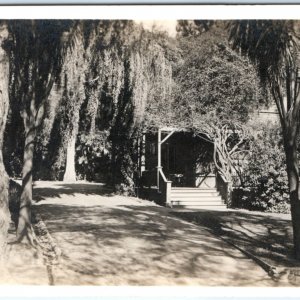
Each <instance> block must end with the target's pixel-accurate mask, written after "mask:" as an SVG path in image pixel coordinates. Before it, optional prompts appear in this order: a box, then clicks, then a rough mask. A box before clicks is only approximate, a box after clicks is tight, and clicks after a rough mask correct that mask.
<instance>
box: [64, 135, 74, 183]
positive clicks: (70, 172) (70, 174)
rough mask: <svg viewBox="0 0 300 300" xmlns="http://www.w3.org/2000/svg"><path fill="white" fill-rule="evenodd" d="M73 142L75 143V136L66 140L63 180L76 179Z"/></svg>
mask: <svg viewBox="0 0 300 300" xmlns="http://www.w3.org/2000/svg"><path fill="white" fill-rule="evenodd" d="M75 144H76V136H75V137H72V138H71V140H70V141H69V142H68V147H67V162H66V171H65V174H64V181H65V182H75V181H76V172H75Z"/></svg>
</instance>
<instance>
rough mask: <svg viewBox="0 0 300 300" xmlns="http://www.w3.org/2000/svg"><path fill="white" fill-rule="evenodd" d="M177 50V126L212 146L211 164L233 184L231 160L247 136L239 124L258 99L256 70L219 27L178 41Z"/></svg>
mask: <svg viewBox="0 0 300 300" xmlns="http://www.w3.org/2000/svg"><path fill="white" fill-rule="evenodd" d="M181 45H182V49H183V50H182V51H183V56H184V59H183V61H182V63H181V64H180V65H178V67H177V69H176V72H175V80H176V83H177V93H176V98H175V105H174V107H175V111H176V123H177V124H176V125H177V126H178V124H180V126H182V127H183V128H191V129H193V131H194V133H195V134H196V135H198V136H200V137H201V138H204V137H206V139H207V140H208V141H210V142H211V143H213V144H214V162H215V165H216V167H217V169H218V170H219V172H220V173H221V174H222V176H223V177H224V178H225V179H226V180H228V181H231V180H232V178H231V177H232V174H233V172H234V167H235V166H234V160H236V159H237V158H238V156H239V155H240V153H241V151H242V150H243V146H245V144H246V143H247V138H248V137H249V136H248V135H249V134H248V132H247V130H246V128H245V126H244V125H243V124H245V122H246V121H247V120H248V117H249V114H250V113H251V112H252V111H253V109H254V108H255V106H256V105H257V104H258V102H259V100H260V98H261V93H260V89H259V83H258V80H257V76H256V71H255V68H254V67H253V66H252V65H251V64H250V62H249V61H248V60H247V59H244V58H242V57H241V56H240V55H238V54H237V53H236V52H234V51H233V50H232V49H231V48H230V47H229V44H228V40H227V36H226V34H225V33H224V31H223V30H219V29H218V28H217V29H215V30H214V32H213V34H212V32H207V33H202V34H201V35H200V36H199V37H197V38H196V37H193V38H192V39H191V38H181ZM203 134H205V135H203Z"/></svg>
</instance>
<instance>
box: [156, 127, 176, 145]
mask: <svg viewBox="0 0 300 300" xmlns="http://www.w3.org/2000/svg"><path fill="white" fill-rule="evenodd" d="M175 131H176V130H173V131H171V132H170V133H169V134H168V135H167V136H166V137H165V138H164V139H163V140H162V141H161V142H160V143H161V144H163V143H164V142H165V141H166V140H167V139H168V138H169V137H170V136H171V135H172V134H173V133H174V132H175Z"/></svg>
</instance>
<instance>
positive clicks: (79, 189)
mask: <svg viewBox="0 0 300 300" xmlns="http://www.w3.org/2000/svg"><path fill="white" fill-rule="evenodd" d="M76 193H80V194H83V195H99V196H107V197H109V196H113V190H112V188H111V187H108V186H103V185H101V184H99V185H95V184H85V183H64V182H62V183H61V184H58V185H57V188H53V187H33V200H34V201H35V202H40V201H43V200H46V199H47V198H55V197H58V198H62V197H63V196H64V195H75V194H76Z"/></svg>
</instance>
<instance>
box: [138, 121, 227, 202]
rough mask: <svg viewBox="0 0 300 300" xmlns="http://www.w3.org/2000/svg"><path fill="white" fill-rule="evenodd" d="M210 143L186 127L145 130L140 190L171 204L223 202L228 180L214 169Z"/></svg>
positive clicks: (212, 144) (225, 197)
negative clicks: (147, 131) (149, 131)
mask: <svg viewBox="0 0 300 300" xmlns="http://www.w3.org/2000/svg"><path fill="white" fill-rule="evenodd" d="M213 147H214V142H213V141H208V140H207V138H206V139H202V138H201V136H200V137H199V136H194V135H193V133H192V132H191V131H189V130H182V129H180V130H179V129H177V128H169V127H164V128H158V129H157V131H155V132H152V133H145V134H144V135H143V140H142V143H141V156H140V190H141V191H142V192H144V195H145V194H146V198H147V192H148V196H149V193H150V192H151V193H152V196H154V198H155V196H156V197H157V198H159V199H160V202H161V204H164V205H167V206H170V207H174V206H180V207H190V208H197V207H201V208H203V207H210V206H214V207H224V206H226V204H227V200H228V199H227V197H228V196H227V195H228V193H227V186H228V183H227V182H226V181H225V180H224V179H223V178H222V177H221V176H220V174H218V173H217V172H216V168H215V167H214V163H213V158H212V154H213ZM149 197H150V196H149Z"/></svg>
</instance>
